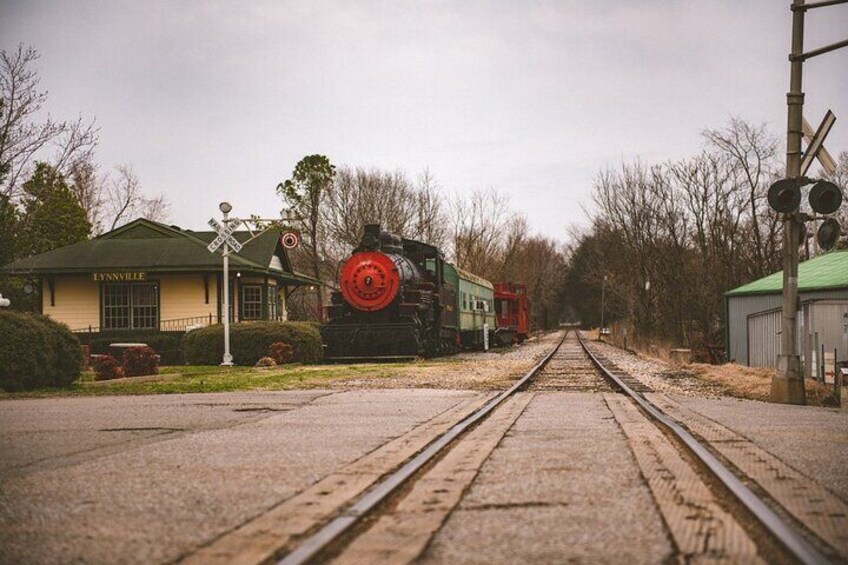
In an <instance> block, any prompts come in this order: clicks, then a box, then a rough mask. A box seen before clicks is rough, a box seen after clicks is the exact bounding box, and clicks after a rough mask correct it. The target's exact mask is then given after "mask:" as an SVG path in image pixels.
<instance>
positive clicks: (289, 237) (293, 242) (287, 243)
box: [280, 231, 300, 249]
mask: <svg viewBox="0 0 848 565" xmlns="http://www.w3.org/2000/svg"><path fill="white" fill-rule="evenodd" d="M280 243H282V245H283V247H285V248H286V249H294V248H295V247H297V246H298V244H299V243H300V237H298V235H297V234H296V233H294V232H293V231H288V232H286V233H284V234H283V235H281V236H280Z"/></svg>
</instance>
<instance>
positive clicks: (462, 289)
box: [321, 224, 526, 360]
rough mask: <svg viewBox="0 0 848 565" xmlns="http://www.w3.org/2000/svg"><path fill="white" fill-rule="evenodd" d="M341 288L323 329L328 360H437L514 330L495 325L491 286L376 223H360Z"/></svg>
mask: <svg viewBox="0 0 848 565" xmlns="http://www.w3.org/2000/svg"><path fill="white" fill-rule="evenodd" d="M339 287H340V290H338V291H336V292H333V293H332V297H331V304H330V305H329V306H328V307H327V320H328V321H327V323H326V324H325V325H324V326H323V327H322V329H321V333H322V337H323V340H324V346H325V357H326V358H327V359H329V360H356V359H375V358H382V359H392V358H408V357H416V356H419V355H420V356H425V357H434V356H438V355H447V354H451V353H456V352H457V351H459V350H460V349H461V348H474V347H482V346H483V343H484V341H485V340H486V339H489V338H491V339H492V341H493V343H495V344H498V343H501V344H507V343H512V341H513V340H515V339H516V336H517V335H518V334H517V328H515V327H505V326H499V325H498V323H497V319H496V316H495V287H494V286H493V285H492V283H490V282H489V281H487V280H486V279H483V278H481V277H478V276H477V275H474V274H472V273H468V272H466V271H463V270H462V269H459V268H457V267H455V266H454V265H451V264H450V263H449V262H447V261H445V259H444V255H443V254H442V252H441V251H440V250H439V249H438V248H437V247H434V246H432V245H429V244H426V243H423V242H420V241H415V240H412V239H406V238H401V237H400V236H397V235H395V234H392V233H389V232H388V231H383V230H381V229H380V225H379V224H369V225H366V226H365V231H364V234H363V236H362V238H361V240H360V242H359V246H358V247H357V248H356V249H354V250H353V254H352V255H351V256H350V258H349V259H348V260H347V261H346V262H345V264H344V265H343V267H342V269H341V273H340V277H339ZM506 301H508V302H509V304H510V305H513V306H512V307H513V308H518V306H517V304H518V302H517V301H516V300H513V299H510V298H504V299H502V300H501V301H500V302H499V304H506V303H507V302H506ZM523 305H524V307H525V308H526V301H525V302H524V303H523ZM503 308H504V309H506V308H507V306H503ZM484 328H485V329H488V330H489V331H488V334H486V332H485V331H484ZM525 331H526V329H525Z"/></svg>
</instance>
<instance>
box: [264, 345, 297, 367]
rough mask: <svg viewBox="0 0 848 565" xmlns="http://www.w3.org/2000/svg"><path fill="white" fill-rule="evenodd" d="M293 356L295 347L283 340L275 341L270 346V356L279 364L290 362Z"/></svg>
mask: <svg viewBox="0 0 848 565" xmlns="http://www.w3.org/2000/svg"><path fill="white" fill-rule="evenodd" d="M293 356H294V349H293V348H292V346H291V345H289V344H288V343H283V342H282V341H277V342H274V343H272V344H271V346H270V347H269V348H268V357H270V358H272V359H273V360H274V362H276V363H277V365H282V364H284V363H288V362H289V361H291V359H292V357H293Z"/></svg>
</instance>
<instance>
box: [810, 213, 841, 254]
mask: <svg viewBox="0 0 848 565" xmlns="http://www.w3.org/2000/svg"><path fill="white" fill-rule="evenodd" d="M840 235H842V226H840V225H839V222H837V221H836V219H835V218H828V219H826V220H825V221H824V222H822V225H821V226H819V233H818V234H817V237H816V239H818V241H819V247H821V248H822V249H824V250H825V251H828V250H829V249H831V248H832V247H833V246H834V245H836V241H837V240H838V239H839V236H840Z"/></svg>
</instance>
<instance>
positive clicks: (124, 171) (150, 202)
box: [102, 165, 170, 230]
mask: <svg viewBox="0 0 848 565" xmlns="http://www.w3.org/2000/svg"><path fill="white" fill-rule="evenodd" d="M102 182H103V184H104V185H105V186H106V190H105V218H106V223H108V224H109V230H113V229H115V228H116V227H117V226H118V225H120V224H122V223H125V222H128V221H130V220H132V219H134V218H138V217H142V218H146V219H148V220H153V221H160V220H164V219H165V218H166V217H167V215H168V208H169V207H170V205H169V203H168V201H167V199H166V198H165V195H163V194H160V195H158V196H154V197H153V198H147V197H145V196H144V193H143V191H142V190H141V183H140V181H139V179H138V176H137V175H136V174H135V172H134V171H133V169H132V167H131V166H130V165H118V166H117V167H115V176H114V177H112V178H105V179H104V180H103V181H102Z"/></svg>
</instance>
